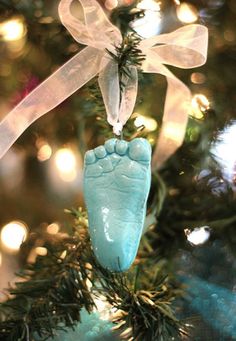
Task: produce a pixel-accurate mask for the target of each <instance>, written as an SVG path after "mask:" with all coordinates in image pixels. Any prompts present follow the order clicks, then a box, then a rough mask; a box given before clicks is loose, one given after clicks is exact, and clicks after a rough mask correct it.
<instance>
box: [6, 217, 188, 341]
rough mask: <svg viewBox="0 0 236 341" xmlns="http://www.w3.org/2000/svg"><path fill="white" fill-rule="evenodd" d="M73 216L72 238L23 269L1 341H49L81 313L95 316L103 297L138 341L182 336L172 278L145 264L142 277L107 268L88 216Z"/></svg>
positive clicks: (51, 247) (116, 319) (11, 293)
mask: <svg viewBox="0 0 236 341" xmlns="http://www.w3.org/2000/svg"><path fill="white" fill-rule="evenodd" d="M71 213H72V214H73V215H74V217H75V229H74V231H73V237H69V236H68V237H66V238H63V239H60V240H58V241H57V242H54V243H48V244H47V245H45V247H47V250H48V254H47V255H46V256H43V257H42V256H40V257H38V258H37V259H36V262H35V263H34V264H31V265H28V266H27V267H26V268H25V269H24V270H23V271H21V272H20V273H19V274H18V276H19V278H21V279H22V280H23V281H22V280H21V281H19V282H18V283H16V284H15V287H14V288H10V289H9V290H8V291H9V298H8V300H7V301H6V302H4V303H2V304H1V305H0V316H1V320H0V340H1V341H3V340H4V341H11V340H14V341H15V340H22V341H28V340H32V339H33V337H34V335H38V336H39V337H41V338H43V340H46V339H47V338H49V337H53V335H55V333H56V331H57V330H61V329H65V328H66V329H67V330H68V332H69V329H68V328H73V326H75V325H76V324H77V323H79V322H80V311H81V309H82V308H85V309H86V310H87V311H88V312H91V311H92V310H93V309H94V308H95V303H94V297H95V296H98V297H99V295H102V296H104V297H105V298H106V299H107V301H108V302H109V303H110V304H111V305H112V307H114V308H116V309H117V314H116V316H114V317H113V322H114V323H115V324H116V326H117V328H118V329H119V330H120V331H124V330H126V331H127V329H128V328H131V330H132V336H133V339H134V340H138V339H141V340H144V341H145V340H148V341H149V340H150V341H158V340H162V338H163V337H166V335H168V337H170V336H171V337H172V336H174V337H178V336H179V335H180V334H181V326H182V324H181V323H180V322H179V321H178V320H177V319H176V318H175V317H174V315H173V312H172V309H171V302H172V301H173V299H174V298H175V297H176V296H177V290H176V289H175V288H174V287H173V286H172V285H171V284H170V282H169V279H168V277H166V276H163V275H162V272H161V271H160V268H158V271H157V273H156V274H155V275H154V276H153V270H152V271H149V270H148V268H147V266H146V264H145V269H147V270H146V271H144V270H143V269H142V268H140V271H139V273H138V274H137V271H136V269H137V268H136V267H133V268H132V269H131V271H130V272H129V274H112V273H110V272H109V271H108V270H106V269H103V268H102V267H101V266H100V265H99V264H98V263H97V261H96V259H95V257H94V255H93V252H92V249H91V245H90V242H89V237H88V233H87V216H86V213H85V212H83V211H81V210H72V211H71ZM152 266H153V264H152ZM152 269H153V267H152ZM147 279H148V280H147ZM88 283H92V286H93V287H92V290H90V289H89V288H88ZM121 324H122V328H120V325H121ZM127 337H128V336H127Z"/></svg>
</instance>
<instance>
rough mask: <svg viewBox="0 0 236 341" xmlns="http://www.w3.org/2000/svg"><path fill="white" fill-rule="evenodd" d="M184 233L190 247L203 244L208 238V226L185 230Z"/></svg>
mask: <svg viewBox="0 0 236 341" xmlns="http://www.w3.org/2000/svg"><path fill="white" fill-rule="evenodd" d="M184 233H185V235H186V237H187V240H188V241H189V242H190V243H191V244H192V245H201V244H204V243H205V242H206V241H207V240H208V239H209V237H210V228H209V226H202V227H196V228H195V229H194V230H189V229H185V230H184Z"/></svg>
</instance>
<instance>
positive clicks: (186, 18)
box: [176, 2, 198, 24]
mask: <svg viewBox="0 0 236 341" xmlns="http://www.w3.org/2000/svg"><path fill="white" fill-rule="evenodd" d="M176 11H177V17H178V19H179V20H180V21H181V22H183V23H185V24H191V23H193V22H195V21H197V19H198V11H197V9H196V7H194V6H193V5H191V4H189V3H187V2H183V3H181V4H180V5H179V6H178V7H177V10H176Z"/></svg>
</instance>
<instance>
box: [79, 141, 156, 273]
mask: <svg viewBox="0 0 236 341" xmlns="http://www.w3.org/2000/svg"><path fill="white" fill-rule="evenodd" d="M150 162H151V146H150V144H149V142H148V141H147V140H145V139H143V138H136V139H134V140H132V141H131V142H126V141H124V140H118V139H110V140H108V141H106V142H105V144H104V145H102V146H99V147H97V148H95V149H94V150H89V151H87V153H86V154H85V169H84V195H85V202H86V206H87V210H88V219H89V231H90V237H91V241H92V245H93V250H94V253H95V255H96V257H97V260H98V261H99V263H100V264H101V265H102V266H103V267H104V268H107V269H109V270H110V271H115V272H120V271H125V270H127V269H128V268H129V267H130V266H131V264H132V263H133V261H134V259H135V256H136V254H137V250H138V246H139V242H140V238H141V235H142V230H143V225H144V219H145V215H146V204H147V197H148V194H149V190H150V182H151V167H150Z"/></svg>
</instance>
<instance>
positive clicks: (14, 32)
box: [0, 17, 26, 41]
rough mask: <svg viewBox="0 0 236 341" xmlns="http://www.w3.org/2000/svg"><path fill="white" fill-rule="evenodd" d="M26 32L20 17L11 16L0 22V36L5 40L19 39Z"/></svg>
mask: <svg viewBox="0 0 236 341" xmlns="http://www.w3.org/2000/svg"><path fill="white" fill-rule="evenodd" d="M25 34H26V27H25V23H24V19H23V18H22V17H18V18H12V19H10V20H7V21H4V22H2V23H0V37H1V38H2V39H3V40H5V41H16V40H20V39H22V38H23V37H24V35H25Z"/></svg>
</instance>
